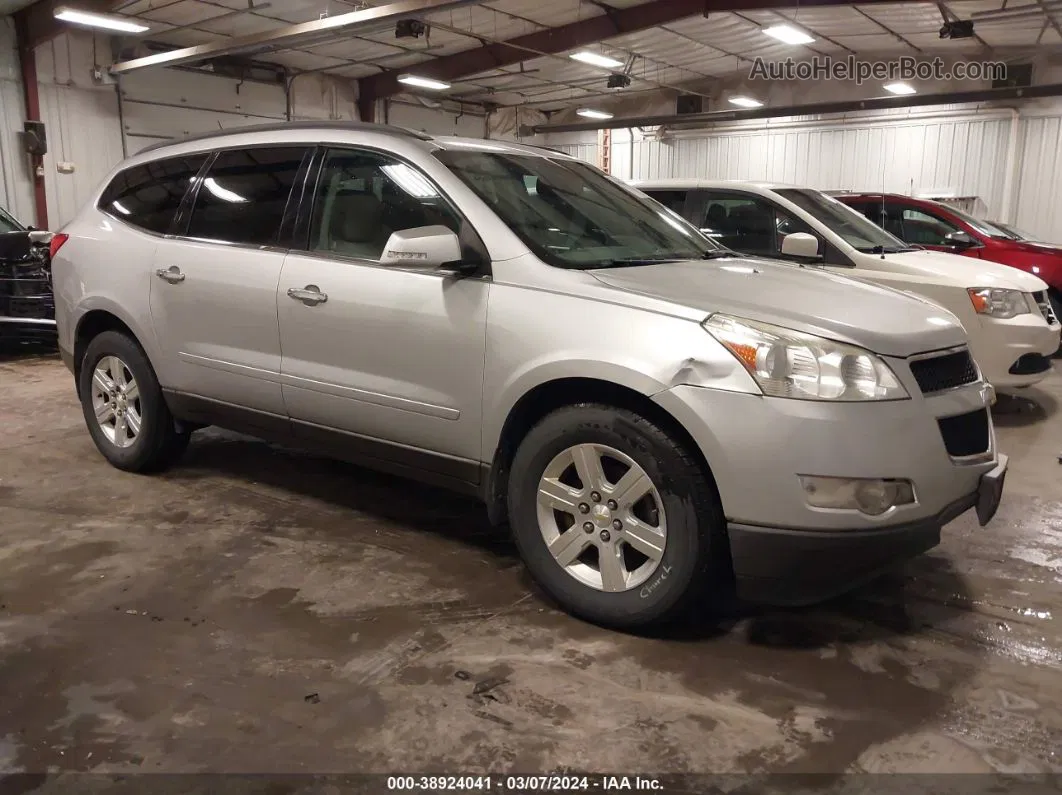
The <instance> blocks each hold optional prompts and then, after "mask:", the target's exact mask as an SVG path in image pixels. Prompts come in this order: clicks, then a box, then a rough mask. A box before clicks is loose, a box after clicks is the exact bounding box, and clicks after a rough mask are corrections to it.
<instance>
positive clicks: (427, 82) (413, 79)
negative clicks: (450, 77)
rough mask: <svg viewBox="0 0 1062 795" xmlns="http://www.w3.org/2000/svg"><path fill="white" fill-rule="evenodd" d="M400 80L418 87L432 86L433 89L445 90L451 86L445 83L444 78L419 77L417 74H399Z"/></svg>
mask: <svg viewBox="0 0 1062 795" xmlns="http://www.w3.org/2000/svg"><path fill="white" fill-rule="evenodd" d="M398 82H399V83H405V84H406V85H407V86H416V87H417V88H430V89H432V90H433V91H445V90H446V89H448V88H449V87H450V84H449V83H444V82H443V81H442V80H434V79H432V78H430V77H417V76H416V75H399V76H398Z"/></svg>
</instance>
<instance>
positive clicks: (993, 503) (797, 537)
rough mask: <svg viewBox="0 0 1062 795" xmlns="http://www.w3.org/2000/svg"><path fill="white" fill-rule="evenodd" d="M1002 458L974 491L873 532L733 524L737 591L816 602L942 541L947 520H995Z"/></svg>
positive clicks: (777, 600) (765, 599) (747, 596)
mask: <svg viewBox="0 0 1062 795" xmlns="http://www.w3.org/2000/svg"><path fill="white" fill-rule="evenodd" d="M1006 471H1007V461H1006V457H1005V456H1001V457H1000V462H999V464H998V465H997V466H996V467H995V469H993V470H992V471H990V472H988V473H986V474H985V475H983V476H982V478H981V481H980V485H979V487H978V489H977V491H974V492H973V493H971V494H966V495H964V496H962V497H960V498H959V499H957V500H955V501H954V502H952V503H950V504H949V505H947V506H946V507H945V508H944V510H943V511H941V512H940V513H938V514H936V515H934V516H930V517H927V518H925V519H919V520H917V521H914V522H909V523H906V524H900V525H892V526H890V527H882V528H879V529H876V530H853V531H845V532H837V531H835V530H831V531H826V532H822V531H814V530H789V529H785V528H776V527H757V526H753V525H742V524H734V523H731V524H729V525H728V527H727V531H728V534H729V536H730V554H731V559H732V561H733V566H734V576H735V579H736V584H737V594H738V596H739V597H740V598H741V599H744V600H745V601H749V602H759V603H763V604H772V605H785V606H798V605H807V604H814V603H816V602H821V601H823V600H826V599H830V598H832V597H834V596H837V595H839V594H842V593H845V592H846V591H848V590H851V589H852V588H854V587H856V586H857V585H861V584H862V583H864V582H866V581H868V580H871V579H873V578H874V577H876V576H877V575H879V574H881V573H882V572H883V571H885V570H887V569H889V568H891V567H893V566H894V565H896V564H899V563H902V562H903V561H905V560H908V559H910V558H913V557H916V556H917V555H921V554H922V553H923V552H926V551H928V550H930V549H932V548H933V547H935V546H936V545H937V544H939V543H940V530H941V528H942V527H943V526H944V525H946V524H947V523H948V522H950V521H952V520H953V519H955V518H957V517H958V516H960V515H961V514H963V513H965V512H966V511H968V510H969V509H971V508H976V509H977V513H978V521H979V522H980V523H981V525H982V526H984V525H985V524H987V523H988V522H989V521H990V520H991V519H992V516H994V515H995V512H996V508H998V507H999V501H1000V498H1001V496H1002V492H1003V481H1004V479H1005V477H1006Z"/></svg>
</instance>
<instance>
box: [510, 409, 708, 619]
mask: <svg viewBox="0 0 1062 795" xmlns="http://www.w3.org/2000/svg"><path fill="white" fill-rule="evenodd" d="M595 461H596V462H597V464H594V462H595ZM586 481H589V482H588V483H587V482H586ZM639 495H641V496H639ZM508 497H509V517H510V523H511V525H512V528H513V533H514V536H515V539H516V544H517V547H518V548H519V550H520V554H521V556H522V557H523V559H524V562H525V564H526V565H527V568H528V570H529V571H530V573H531V576H532V577H533V578H534V579H535V581H536V582H537V583H538V584H539V585H540V586H541V587H542V589H543V590H545V591H546V592H547V593H548V594H549V595H550V596H551V597H553V598H554V599H555V600H556V601H557V602H558V603H560V605H561V606H563V607H564V609H566V610H568V611H569V612H571V613H572V614H573V615H576V616H578V617H580V618H583V619H586V620H587V621H591V622H594V623H596V624H602V625H605V626H610V627H616V628H623V629H633V628H638V627H644V626H647V625H649V624H653V623H664V622H667V621H670V620H673V619H675V618H678V617H679V616H681V615H682V614H684V613H685V612H686V611H687V610H688V609H689V608H691V607H699V608H701V609H703V610H707V609H708V608H709V607H710V605H709V602H710V593H711V590H712V587H713V586H722V585H724V584H729V583H724V582H723V572H725V571H727V570H728V569H727V567H725V566H723V565H720V564H722V563H723V562H724V559H725V557H726V543H725V540H726V535H725V532H726V531H725V521H724V519H723V513H722V508H721V504H720V500H719V495H718V493H717V492H716V489H715V486H714V484H713V483H712V482H711V480H710V479H709V478H708V477H707V476H706V474H705V473H704V472H703V471H702V469H701V467H700V466H699V465H698V462H697V461H696V460H695V459H694V458H693V456H692V455H691V454H690V452H689V451H688V450H687V449H686V448H685V447H684V445H683V444H682V443H681V442H679V441H678V440H676V439H675V438H674V437H673V436H672V435H670V434H669V433H668V432H667V431H666V430H664V429H663V428H661V427H660V426H658V425H657V424H656V423H654V422H652V421H651V420H649V419H646V418H645V417H643V416H640V415H639V414H636V413H634V412H632V411H627V410H624V409H618V408H614V407H611V406H606V405H599V404H580V405H576V406H569V407H565V408H561V409H558V410H556V411H554V412H553V413H551V414H549V415H547V416H546V417H545V418H544V419H542V420H541V421H540V422H539V423H538V424H537V425H536V426H535V427H534V428H532V429H531V431H530V432H529V433H528V434H527V436H526V437H525V438H524V439H523V441H522V442H521V443H520V446H519V448H518V450H517V452H516V456H515V458H514V460H513V465H512V470H511V474H510V478H509V495H508ZM613 498H614V499H613ZM719 590H722V589H721V588H720V589H719Z"/></svg>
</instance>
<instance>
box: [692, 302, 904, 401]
mask: <svg viewBox="0 0 1062 795" xmlns="http://www.w3.org/2000/svg"><path fill="white" fill-rule="evenodd" d="M702 325H703V326H704V329H705V330H706V331H707V332H708V333H709V334H711V335H712V336H713V337H715V338H716V339H717V340H719V342H720V343H722V344H723V346H724V347H726V349H727V350H729V351H730V352H731V353H732V354H734V356H735V357H736V358H737V360H738V361H739V362H741V364H742V365H743V366H744V367H745V369H746V370H748V372H749V374H750V375H751V376H752V377H753V379H754V380H755V381H756V383H757V384H758V385H759V387H760V389H761V390H763V394H765V395H770V396H772V397H785V398H796V399H799V400H843V401H861V400H903V399H905V398H907V397H909V395H908V394H907V390H906V389H904V388H903V385H902V384H901V383H900V381H899V379H897V378H896V375H895V374H894V373H893V372H892V370H890V369H889V366H888V365H887V364H885V362H883V361H882V360H881V359H880V358H879V357H878V356H875V355H874V354H873V353H871V352H870V351H867V350H864V349H863V348H857V347H855V346H854V345H845V344H844V343H841V342H834V341H833V340H827V339H823V338H822V337H816V336H814V335H813V334H804V333H803V332H799V331H792V330H790V329H786V328H782V327H780V326H773V325H771V324H769V323H759V322H757V321H753V320H745V319H743V318H736V317H730V316H729V315H712V316H711V317H709V318H708V319H707V320H705V321H704V323H703V324H702Z"/></svg>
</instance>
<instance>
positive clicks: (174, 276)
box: [155, 265, 184, 284]
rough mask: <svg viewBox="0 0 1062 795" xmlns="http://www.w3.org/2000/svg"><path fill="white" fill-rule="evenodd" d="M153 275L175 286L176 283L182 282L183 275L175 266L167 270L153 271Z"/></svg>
mask: <svg viewBox="0 0 1062 795" xmlns="http://www.w3.org/2000/svg"><path fill="white" fill-rule="evenodd" d="M155 275H156V276H158V277H159V278H160V279H162V280H163V281H165V282H169V283H170V284H177V282H183V281H184V274H183V273H181V269H180V268H178V267H177V266H176V265H170V267H169V268H159V269H158V270H157V271H155Z"/></svg>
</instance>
